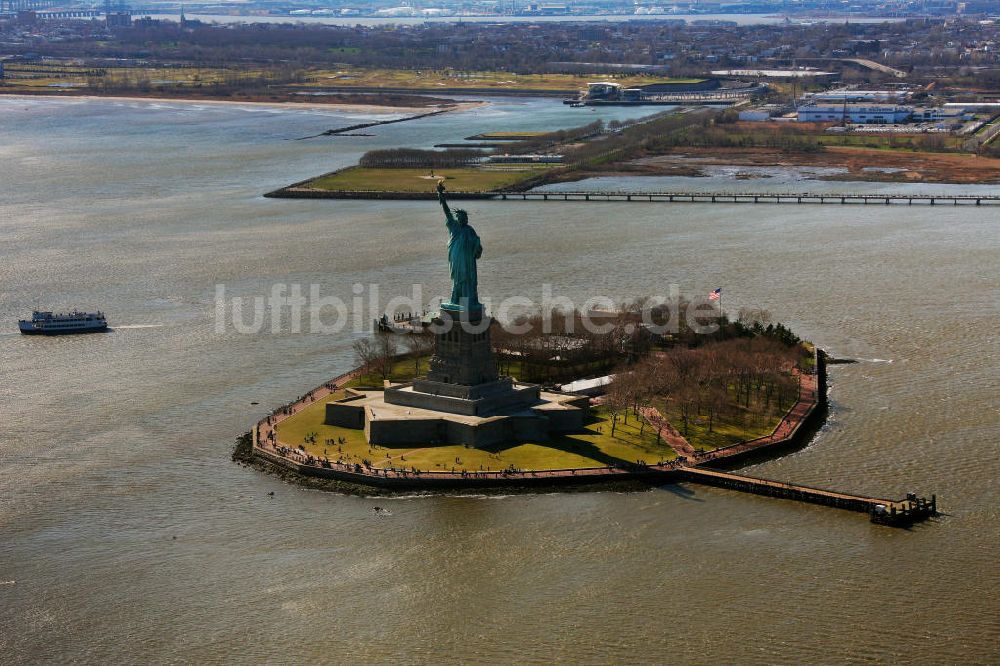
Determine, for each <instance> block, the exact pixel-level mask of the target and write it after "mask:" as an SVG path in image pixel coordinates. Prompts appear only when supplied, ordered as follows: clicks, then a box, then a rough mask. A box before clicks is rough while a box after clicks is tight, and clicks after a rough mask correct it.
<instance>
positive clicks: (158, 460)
mask: <svg viewBox="0 0 1000 666" xmlns="http://www.w3.org/2000/svg"><path fill="white" fill-rule="evenodd" d="M578 111H579V110H571V109H566V108H564V107H562V106H561V105H558V104H556V103H553V102H541V101H528V102H520V101H517V100H507V101H503V102H498V103H494V104H492V105H490V106H487V107H485V108H482V109H478V110H475V111H470V112H466V113H462V114H449V115H445V116H440V117H436V118H431V119H426V120H421V121H416V122H412V123H401V124H397V125H389V126H386V127H384V128H379V129H377V130H376V131H375V133H376V134H377V136H375V137H340V138H336V139H320V140H312V141H292V140H290V139H294V138H295V137H299V136H306V135H309V134H315V133H317V132H320V131H323V130H325V129H328V128H330V127H336V126H340V125H348V124H352V123H354V122H361V121H362V120H364V119H367V118H374V117H390V116H388V115H386V116H374V115H371V114H368V115H366V114H345V113H343V112H331V111H318V110H310V109H306V108H297V109H284V108H282V109H278V108H272V107H245V106H224V105H208V104H183V103H173V102H171V103H150V102H134V103H133V102H114V101H106V100H105V101H86V100H58V101H57V100H34V99H19V98H0V118H2V120H0V165H2V167H0V168H2V182H0V238H2V239H3V243H2V244H0V317H2V332H0V379H2V381H0V411H2V418H0V655H3V656H2V657H0V661H2V662H4V663H15V664H20V663H37V662H51V663H68V662H88V663H123V662H126V663H128V662H140V661H141V662H158V663H163V662H203V661H206V660H226V661H229V662H237V663H248V662H249V663H259V662H268V663H301V662H303V661H317V662H318V661H335V662H353V661H358V660H364V661H387V660H398V661H405V662H429V661H435V662H439V661H442V660H444V661H459V660H482V661H493V662H497V661H515V660H516V661H519V662H529V663H549V662H552V661H553V660H556V659H563V660H568V661H575V662H587V663H594V662H609V661H613V662H637V661H638V662H652V661H656V662H680V663H727V662H737V663H765V662H766V663H801V662H803V661H805V662H811V663H844V662H876V663H926V664H940V663H960V662H967V663H991V662H993V663H995V662H996V661H997V660H998V658H1000V653H998V648H997V643H998V641H1000V629H998V620H997V618H998V616H1000V602H998V601H997V596H996V590H997V587H998V584H1000V568H998V566H997V555H998V547H997V540H998V537H1000V530H998V522H997V521H998V515H997V513H998V512H997V500H998V488H997V478H998V475H1000V462H998V453H1000V447H998V442H1000V399H998V395H1000V380H998V373H1000V344H998V333H997V326H998V324H1000V271H998V268H1000V220H998V217H997V212H996V210H995V209H994V210H989V209H975V208H965V207H961V208H955V207H936V208H933V209H932V208H930V207H920V206H912V207H898V206H890V207H885V206H882V207H841V206H792V205H788V206H766V205H764V206H747V205H732V206H730V205H692V204H674V205H668V204H653V205H650V204H631V205H623V204H604V203H591V204H583V203H556V202H548V203H543V202H530V203H526V202H509V203H506V204H501V203H470V204H469V205H467V206H466V207H467V208H469V210H470V215H471V217H472V220H473V223H474V224H475V225H476V227H477V230H478V231H479V233H480V235H481V236H482V238H483V243H484V246H485V248H486V251H485V255H484V257H483V260H482V266H481V278H480V282H481V291H482V292H483V293H484V294H488V295H490V296H492V297H494V298H503V297H504V296H508V295H513V294H527V295H529V296H540V285H541V284H542V283H550V284H552V285H553V289H554V290H555V291H556V292H557V293H564V294H566V295H567V296H569V297H571V298H574V299H577V300H578V301H581V302H582V300H584V299H585V298H587V297H589V296H591V295H594V294H605V295H608V296H611V297H614V298H621V299H624V298H628V297H631V296H633V295H635V294H645V293H662V292H663V291H664V290H665V289H666V287H667V285H669V284H671V283H677V284H679V285H681V287H682V289H684V290H685V291H687V292H691V293H702V292H705V293H707V291H708V290H709V289H711V288H714V287H717V286H722V287H723V288H724V289H725V291H726V298H727V303H726V306H727V309H736V308H738V307H740V306H757V307H766V308H768V309H770V310H771V311H772V312H773V313H774V314H775V316H776V317H777V318H779V319H780V320H782V321H785V322H788V323H790V324H791V325H792V326H793V327H794V329H795V330H797V331H798V332H800V333H801V334H802V335H803V336H804V337H807V338H809V339H812V340H814V341H816V342H817V343H819V344H820V345H822V346H824V347H826V348H828V349H829V350H830V351H831V352H832V353H833V354H835V355H837V356H850V357H856V358H860V359H864V360H863V362H862V363H859V364H856V365H850V366H836V367H834V368H833V369H832V375H831V379H832V389H831V400H832V409H831V416H830V419H829V422H828V424H827V425H826V427H825V428H824V429H823V430H822V432H821V433H820V434H819V435H818V436H817V438H816V439H815V441H814V442H813V443H812V444H811V445H810V446H809V447H807V448H806V449H804V450H802V451H801V452H799V453H796V454H794V455H790V456H788V457H785V458H782V459H780V460H777V461H774V462H770V463H766V464H762V465H759V466H757V467H756V468H753V469H752V470H751V471H752V472H753V473H758V474H762V475H766V476H769V477H774V478H780V479H785V480H792V481H799V482H803V483H808V484H818V485H821V486H828V487H832V488H837V489H843V490H848V491H857V492H862V493H872V494H887V495H891V496H901V495H903V494H905V493H906V492H908V491H911V490H912V491H915V492H919V493H922V494H930V493H932V492H935V493H937V494H938V496H939V498H940V501H941V505H942V506H943V508H944V510H945V511H946V512H947V515H946V516H944V517H942V518H941V519H939V520H936V521H933V522H930V523H925V524H922V525H918V526H916V527H914V528H913V529H911V530H892V529H888V528H882V527H876V526H873V525H871V524H869V523H868V522H867V519H866V518H865V517H864V516H862V515H859V514H853V513H847V512H841V511H837V510H832V509H826V508H821V507H813V506H804V505H798V504H794V503H790V502H783V501H778V500H773V499H767V498H759V497H753V496H747V495H741V494H736V493H730V492H727V491H722V490H715V489H709V488H703V487H697V486H691V487H684V488H681V489H678V488H664V489H657V490H651V491H649V492H643V493H633V494H616V493H586V494H539V495H524V496H511V497H433V498H403V499H389V500H387V499H378V500H372V499H365V498H355V497H342V496H337V495H332V494H324V493H319V492H311V491H305V490H300V489H298V488H295V487H292V486H288V485H284V484H282V483H281V482H279V481H277V480H275V479H272V478H269V477H267V476H263V475H261V474H259V473H257V472H254V471H251V470H247V469H245V468H242V467H239V466H236V465H234V464H232V463H231V462H229V460H228V456H229V451H230V446H231V443H232V441H233V438H234V437H235V436H236V435H238V434H239V433H240V432H243V431H245V430H246V429H247V428H248V426H249V425H250V424H251V423H252V422H253V420H254V419H255V418H257V417H259V416H260V415H261V414H262V413H263V412H264V411H265V410H266V409H267V408H269V407H270V406H274V405H277V404H280V403H282V402H284V401H285V400H287V399H289V398H290V397H293V396H296V395H299V394H300V393H302V392H303V391H304V390H306V389H308V388H311V387H312V386H315V385H317V384H319V383H320V382H322V381H324V380H326V379H328V378H329V377H332V376H334V375H335V374H337V373H339V372H342V371H344V370H346V369H348V368H349V367H350V366H351V364H352V355H351V351H350V348H351V342H352V340H353V339H354V335H353V334H351V333H342V334H338V335H316V334H312V335H309V334H305V333H301V334H292V333H284V334H279V335H271V334H261V335H239V334H236V333H235V332H233V331H231V330H228V329H227V330H226V332H224V333H216V332H215V330H214V327H213V313H214V294H215V285H216V284H225V285H226V286H227V289H228V290H229V291H230V293H233V294H242V295H253V294H261V295H262V294H266V293H267V290H268V289H270V285H271V284H272V283H274V282H285V283H291V282H301V283H303V284H311V283H318V284H320V285H322V287H323V289H324V293H330V294H337V295H340V296H341V297H343V298H345V299H347V298H349V297H350V295H351V285H352V284H354V283H355V282H361V283H365V284H367V283H375V282H377V283H378V284H379V285H380V288H381V292H382V295H383V298H388V297H389V296H392V295H395V294H398V293H407V292H408V291H409V289H410V285H411V284H413V283H414V282H422V283H424V284H425V286H426V290H427V293H428V294H433V293H439V292H440V291H442V290H443V289H444V287H445V284H446V280H447V272H446V269H445V265H444V261H445V259H444V252H443V244H444V230H443V225H442V224H441V220H440V215H439V211H438V210H437V209H436V206H435V205H434V204H433V203H431V202H426V203H423V202H421V203H411V202H392V203H385V204H375V203H371V202H339V201H279V200H268V199H263V198H261V197H260V196H259V195H260V194H261V193H262V192H265V191H267V190H269V189H273V188H275V187H277V186H280V185H283V184H286V183H289V182H292V181H295V180H300V179H302V178H305V177H307V176H309V175H312V174H315V173H320V172H323V171H329V170H332V169H335V168H338V167H340V166H343V165H346V164H350V163H352V162H353V161H355V160H356V159H357V157H358V156H359V155H360V153H361V152H363V151H364V150H367V149H370V148H373V147H382V146H393V145H399V144H402V143H407V144H410V145H413V144H420V145H432V144H433V143H437V142H441V141H449V140H455V139H458V138H461V137H464V136H468V135H470V134H474V133H476V132H479V131H489V130H508V129H523V130H528V129H545V128H546V127H555V126H560V125H561V126H569V125H572V124H578V123H577V120H578V119H579V118H580V117H581V116H582V114H580V113H577V112H578ZM574 113H575V115H573V114H574ZM586 113H587V114H590V112H586ZM610 113H616V114H617V115H616V116H611V115H606V116H605V117H608V118H610V117H619V118H624V117H627V111H626V110H618V111H617V112H615V111H611V112H610ZM585 117H586V118H587V119H588V120H589V119H590V118H591V117H594V115H587V116H585ZM720 177H721V176H720ZM697 181H698V183H699V184H704V183H705V182H707V179H704V178H702V179H697ZM765 182H766V181H765ZM841 185H842V184H839V183H836V184H829V186H830V187H834V186H841ZM630 186H632V187H636V188H641V187H642V185H641V184H632V185H630ZM795 186H796V187H799V186H801V183H795ZM824 186H827V184H824ZM879 187H880V188H887V187H889V186H887V185H884V184H883V185H879ZM36 299H38V301H39V302H40V303H41V304H44V305H47V306H51V307H55V308H59V307H69V306H81V307H100V308H103V309H105V310H106V311H107V312H108V314H109V317H110V318H111V319H112V322H113V323H114V324H115V325H116V326H117V330H116V331H115V332H114V333H109V334H106V335H93V336H83V337H69V338H63V339H41V338H34V337H32V338H26V337H21V336H19V335H17V333H16V328H15V324H16V319H17V318H18V317H19V316H24V315H25V314H26V312H28V311H30V309H31V307H32V305H33V303H34V302H35V300H36ZM251 402H259V403H260V405H258V406H253V405H251V404H250V403H251ZM272 491H273V492H274V493H275V495H274V497H273V498H271V497H268V493H269V492H272ZM376 503H377V504H379V505H382V506H387V507H389V508H390V510H391V513H392V515H391V516H377V515H374V514H373V513H372V506H373V505H374V504H376Z"/></svg>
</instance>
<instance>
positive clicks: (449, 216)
mask: <svg viewBox="0 0 1000 666" xmlns="http://www.w3.org/2000/svg"><path fill="white" fill-rule="evenodd" d="M437 193H438V201H440V202H441V208H443V209H444V216H445V218H447V220H448V223H449V224H454V223H455V216H454V215H452V213H451V208H449V207H448V200H447V199H445V198H444V181H443V180H439V181H438V185H437Z"/></svg>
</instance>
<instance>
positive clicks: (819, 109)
mask: <svg viewBox="0 0 1000 666" xmlns="http://www.w3.org/2000/svg"><path fill="white" fill-rule="evenodd" d="M912 115H913V107H912V106H898V105H896V104H811V105H808V106H802V107H799V116H798V121H799V122H800V123H839V122H847V123H851V124H855V125H893V124H896V123H904V122H906V121H907V120H909V119H910V117H911V116H912Z"/></svg>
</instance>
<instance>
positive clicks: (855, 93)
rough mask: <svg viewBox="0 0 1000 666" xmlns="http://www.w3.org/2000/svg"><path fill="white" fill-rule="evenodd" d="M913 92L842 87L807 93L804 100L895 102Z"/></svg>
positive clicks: (904, 99)
mask: <svg viewBox="0 0 1000 666" xmlns="http://www.w3.org/2000/svg"><path fill="white" fill-rule="evenodd" d="M912 96H913V93H912V92H911V91H909V90H848V89H846V88H840V89H837V90H827V91H825V92H817V93H806V94H804V95H803V96H802V99H803V101H806V102H808V103H809V104H823V103H829V102H841V103H843V102H859V103H860V102H865V103H879V102H895V103H897V104H898V103H902V102H905V101H906V100H908V99H910V98H911V97H912Z"/></svg>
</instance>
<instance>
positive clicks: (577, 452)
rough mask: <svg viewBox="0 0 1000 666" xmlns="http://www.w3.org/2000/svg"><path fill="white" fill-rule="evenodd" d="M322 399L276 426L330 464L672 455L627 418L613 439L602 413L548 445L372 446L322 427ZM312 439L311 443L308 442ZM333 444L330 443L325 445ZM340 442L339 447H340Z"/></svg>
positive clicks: (358, 435)
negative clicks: (626, 421) (326, 458)
mask: <svg viewBox="0 0 1000 666" xmlns="http://www.w3.org/2000/svg"><path fill="white" fill-rule="evenodd" d="M341 395H342V394H335V395H334V397H333V398H324V399H323V400H318V401H316V402H315V403H313V404H312V405H309V406H308V407H306V408H305V409H304V410H302V411H301V412H299V413H298V414H296V415H295V416H292V417H289V418H288V419H286V420H284V421H282V422H281V424H279V425H278V427H277V431H278V438H279V440H280V441H282V442H283V443H285V444H288V445H291V446H299V445H302V446H304V447H305V450H306V451H308V452H309V453H311V454H313V455H315V456H325V457H328V458H329V459H330V460H338V459H339V460H342V461H344V462H349V463H360V462H362V461H363V460H369V461H371V463H372V464H373V465H375V466H377V467H389V466H391V467H406V468H412V467H416V468H417V469H419V470H424V471H427V470H430V471H433V470H438V471H441V470H448V471H450V470H451V469H452V468H454V469H455V470H457V471H461V470H463V469H464V470H468V471H480V470H485V471H489V470H492V471H499V470H503V469H507V468H509V467H511V466H512V465H513V466H514V467H516V468H518V469H525V470H543V469H567V468H579V467H601V466H604V465H608V464H610V463H618V462H630V463H632V462H635V461H637V460H642V461H644V462H647V463H651V464H652V463H658V462H661V461H665V460H672V459H674V458H675V457H676V456H675V454H674V452H673V450H672V449H671V448H670V447H669V446H667V445H666V444H664V443H663V442H658V441H657V437H656V433H655V432H654V430H653V428H652V427H650V426H648V425H647V426H646V427H645V429H644V431H642V432H640V431H641V430H643V429H641V428H640V427H639V422H638V421H637V420H636V419H634V418H630V419H629V421H628V423H622V422H620V421H619V424H618V427H617V428H616V429H615V436H614V437H612V436H611V422H610V419H609V417H608V415H607V414H606V413H605V412H603V411H602V410H600V409H598V410H595V411H594V412H593V413H592V414H591V417H590V418H589V419H588V423H587V424H586V426H585V429H584V430H583V431H581V432H579V433H573V434H569V435H560V436H558V437H555V438H553V439H552V440H551V441H548V442H514V443H511V444H506V445H500V446H493V447H488V448H483V449H474V448H466V447H464V446H460V445H458V446H442V445H427V446H409V447H384V446H370V445H369V444H368V442H366V441H365V437H364V431H363V430H353V429H351V428H341V427H338V426H329V425H325V424H324V423H323V421H324V420H325V418H326V403H327V402H329V401H330V400H331V399H336V398H337V397H341ZM312 436H315V442H312V441H307V437H308V438H310V439H311V437H312ZM328 440H333V441H334V443H333V444H331V443H329V441H328ZM341 442H342V443H341Z"/></svg>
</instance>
